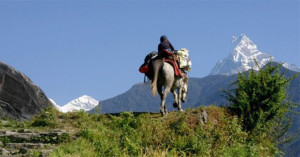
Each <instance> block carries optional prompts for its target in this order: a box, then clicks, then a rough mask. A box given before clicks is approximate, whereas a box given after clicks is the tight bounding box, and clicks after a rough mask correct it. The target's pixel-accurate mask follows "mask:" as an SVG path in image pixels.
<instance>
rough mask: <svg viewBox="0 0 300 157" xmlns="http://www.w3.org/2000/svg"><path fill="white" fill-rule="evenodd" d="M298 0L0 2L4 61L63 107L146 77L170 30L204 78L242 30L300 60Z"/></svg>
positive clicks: (268, 48)
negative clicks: (144, 68)
mask: <svg viewBox="0 0 300 157" xmlns="http://www.w3.org/2000/svg"><path fill="white" fill-rule="evenodd" d="M299 23H300V2H299V1H269V0H266V1H250V0H249V1H237V0H234V1H233V0H231V1H137V0H136V1H8V0H7V1H3V0H1V1H0V54H1V55H0V61H2V62H5V63H7V64H9V65H11V66H13V67H14V68H16V69H17V70H19V71H21V72H23V73H25V74H26V75H27V76H29V77H30V78H31V79H32V81H33V82H34V83H35V84H37V85H39V86H40V87H41V88H42V90H43V91H44V92H45V93H46V95H47V96H48V97H49V98H52V99H54V100H55V101H56V102H57V103H58V104H60V105H63V104H66V103H67V102H68V101H70V100H72V99H74V98H77V97H79V96H81V95H84V94H87V95H90V96H92V97H94V98H96V99H98V100H104V99H107V98H111V97H113V96H116V95H118V94H121V93H123V92H125V91H127V90H128V89H129V88H130V87H131V86H132V85H134V84H136V83H138V82H142V81H143V75H142V74H140V73H139V72H138V68H139V66H140V65H141V64H142V62H143V59H144V56H145V55H146V54H147V53H149V52H150V51H152V50H156V49H157V45H158V43H159V37H160V36H161V35H162V34H165V35H167V36H168V37H169V39H170V41H171V42H172V43H173V45H174V46H175V48H176V49H180V48H187V49H189V51H190V56H191V59H192V62H193V67H192V71H191V73H190V74H189V75H190V76H191V77H205V76H207V75H208V74H209V72H210V70H211V69H212V68H213V66H214V65H215V64H216V62H217V61H218V60H221V59H223V58H225V57H227V56H228V55H229V53H230V52H229V50H230V44H231V37H232V36H233V35H239V34H242V33H245V34H246V35H247V36H248V37H249V38H250V39H251V40H252V41H253V42H254V43H256V44H257V45H258V48H259V49H260V50H261V51H262V52H265V53H269V54H271V55H273V56H274V57H275V58H276V59H277V60H280V61H285V62H288V63H294V64H297V65H298V66H299V63H300V24H299Z"/></svg>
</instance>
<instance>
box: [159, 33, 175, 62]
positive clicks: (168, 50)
mask: <svg viewBox="0 0 300 157" xmlns="http://www.w3.org/2000/svg"><path fill="white" fill-rule="evenodd" d="M174 50H175V49H174V47H173V45H172V44H171V43H170V41H169V40H168V38H167V36H165V35H163V36H161V37H160V43H159V45H158V56H160V57H162V58H171V57H172V56H173V52H172V51H174Z"/></svg>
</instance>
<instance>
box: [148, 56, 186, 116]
mask: <svg viewBox="0 0 300 157" xmlns="http://www.w3.org/2000/svg"><path fill="white" fill-rule="evenodd" d="M153 72H154V77H153V79H152V80H151V81H152V94H153V96H155V95H156V91H158V94H159V95H160V98H161V104H160V112H161V114H162V115H165V114H167V108H166V105H165V101H166V98H167V95H168V94H169V92H170V91H171V92H172V93H173V96H174V104H173V105H174V107H178V110H179V111H183V110H182V107H181V102H185V100H186V95H187V91H188V79H189V78H188V76H184V77H182V78H175V72H174V68H173V66H172V65H170V64H169V63H166V62H163V61H162V59H157V60H155V61H154V62H153ZM163 87H164V90H163ZM176 89H177V90H178V94H177V93H176Z"/></svg>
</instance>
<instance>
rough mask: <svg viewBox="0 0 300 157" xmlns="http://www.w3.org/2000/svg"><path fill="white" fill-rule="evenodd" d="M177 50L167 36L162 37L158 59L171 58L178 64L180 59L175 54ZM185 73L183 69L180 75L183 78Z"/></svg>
mask: <svg viewBox="0 0 300 157" xmlns="http://www.w3.org/2000/svg"><path fill="white" fill-rule="evenodd" d="M174 51H175V49H174V47H173V45H172V44H171V43H170V41H169V40H168V38H167V36H165V35H163V36H161V37H160V43H159V45H158V57H159V58H169V59H172V60H174V61H175V63H176V64H177V66H178V65H179V64H178V58H177V56H176V55H175V53H174ZM183 72H184V71H183V70H182V69H180V70H179V73H180V75H181V76H183V75H184V74H182V73H183Z"/></svg>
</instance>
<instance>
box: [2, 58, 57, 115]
mask: <svg viewBox="0 0 300 157" xmlns="http://www.w3.org/2000/svg"><path fill="white" fill-rule="evenodd" d="M51 105H52V104H51V102H50V101H49V100H48V98H47V97H46V95H45V93H44V92H43V91H42V90H41V89H40V88H39V87H38V86H36V85H35V84H34V83H33V82H32V81H31V80H30V79H29V78H28V77H27V76H25V75H24V74H23V73H21V72H19V71H17V70H15V69H14V68H12V67H11V66H9V65H7V64H5V63H3V62H0V119H4V118H10V119H15V120H21V119H31V118H32V117H33V116H34V115H36V114H38V113H40V112H41V111H42V109H43V108H45V107H47V106H51Z"/></svg>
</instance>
